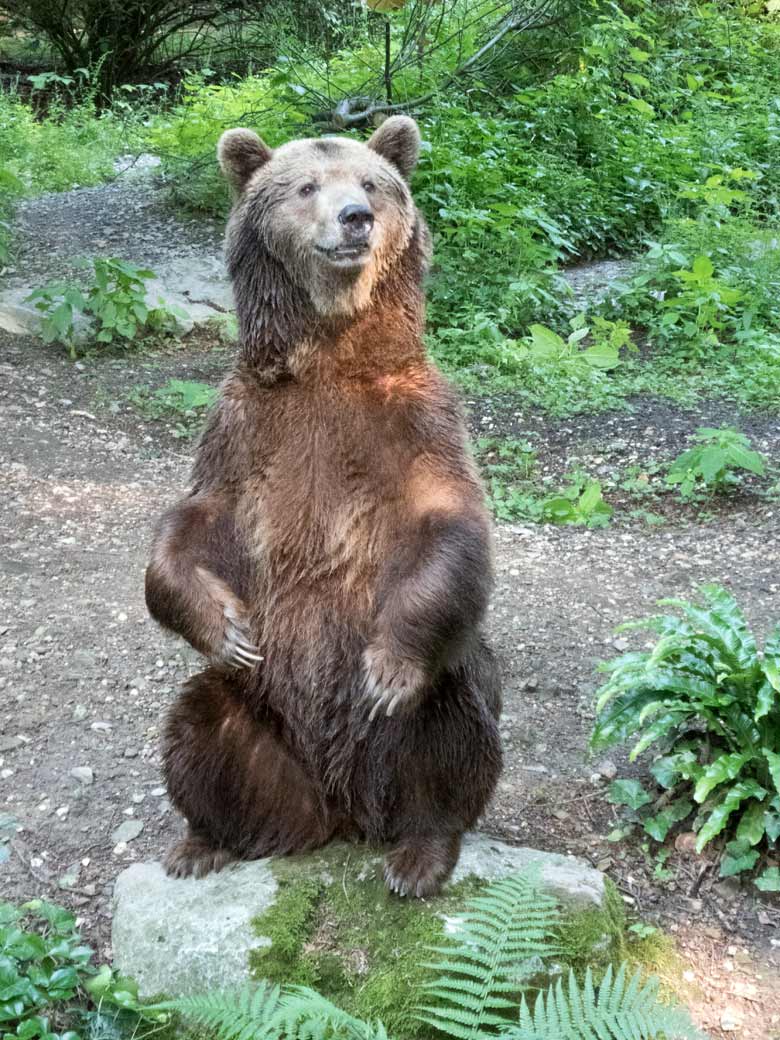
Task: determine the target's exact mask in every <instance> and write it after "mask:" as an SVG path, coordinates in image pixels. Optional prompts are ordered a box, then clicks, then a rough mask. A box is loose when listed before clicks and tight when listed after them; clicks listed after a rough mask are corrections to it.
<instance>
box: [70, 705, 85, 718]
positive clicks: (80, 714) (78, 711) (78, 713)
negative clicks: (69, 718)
mask: <svg viewBox="0 0 780 1040" xmlns="http://www.w3.org/2000/svg"><path fill="white" fill-rule="evenodd" d="M87 714H88V712H87V706H86V704H77V705H76V707H75V708H74V709H73V721H74V722H83V720H84V719H85V718H86V717H87Z"/></svg>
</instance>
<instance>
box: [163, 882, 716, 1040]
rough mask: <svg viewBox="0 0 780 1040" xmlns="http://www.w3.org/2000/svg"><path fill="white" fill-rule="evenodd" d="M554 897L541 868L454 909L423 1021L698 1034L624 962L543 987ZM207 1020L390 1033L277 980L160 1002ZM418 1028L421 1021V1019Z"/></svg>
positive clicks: (495, 1031) (298, 1035)
mask: <svg viewBox="0 0 780 1040" xmlns="http://www.w3.org/2000/svg"><path fill="white" fill-rule="evenodd" d="M559 923H560V922H559V917H558V913H557V908H556V904H555V901H554V900H553V899H552V898H551V897H550V896H548V895H546V894H545V893H543V892H542V891H541V890H540V888H539V885H538V878H537V877H536V875H534V874H530V875H529V876H523V875H515V876H511V877H508V878H503V879H501V880H500V881H496V882H494V883H492V884H490V885H488V886H486V887H485V888H484V889H483V890H482V892H481V893H480V894H479V895H477V896H475V897H473V898H471V899H469V900H468V901H467V902H466V904H465V906H464V908H463V909H462V910H461V911H460V912H459V913H458V914H457V915H456V916H455V917H454V918H448V933H449V936H450V939H449V942H448V943H447V944H446V945H445V946H441V947H437V948H436V949H435V950H434V951H433V952H435V953H436V954H438V955H439V958H438V959H437V960H436V961H435V962H434V963H433V964H431V965H428V970H429V971H430V972H433V973H435V974H434V976H433V977H432V978H430V979H429V981H428V982H427V984H425V985H424V987H423V991H422V994H421V996H422V998H423V999H424V1000H425V1001H426V1004H425V1005H424V1006H423V1007H421V1008H420V1009H419V1011H418V1019H417V1020H418V1023H424V1024H425V1025H427V1026H433V1027H434V1028H435V1029H436V1030H437V1031H438V1032H440V1033H443V1034H445V1035H447V1036H452V1037H455V1038H457V1040H491V1038H495V1037H497V1036H508V1037H511V1038H512V1040H537V1038H540V1040H541V1038H544V1040H546V1038H550V1040H553V1038H554V1040H592V1038H593V1037H594V1036H599V1037H603V1038H604V1040H636V1038H640V1040H662V1037H663V1038H665V1040H675V1038H676V1040H683V1038H691V1040H693V1038H696V1037H699V1036H700V1034H699V1033H698V1032H697V1031H696V1030H695V1029H693V1027H692V1026H691V1024H690V1020H689V1019H688V1016H687V1015H686V1014H685V1013H684V1012H683V1011H680V1010H677V1009H675V1008H672V1007H669V1006H667V1005H665V1004H663V1003H661V1002H660V1001H659V999H658V983H657V981H655V980H652V979H651V980H649V981H646V982H643V980H642V977H641V975H640V974H639V973H636V974H635V975H634V976H633V977H632V978H631V979H628V978H627V970H626V967H625V965H623V966H621V967H620V968H619V970H618V971H617V974H613V971H612V968H611V967H608V968H607V971H606V973H605V975H604V977H603V979H602V981H601V983H600V985H599V986H598V988H596V986H595V985H594V981H593V974H592V972H591V970H590V969H588V970H587V971H586V973H585V980H584V984H583V986H582V987H580V985H579V984H578V982H577V979H576V976H575V974H574V972H571V973H570V974H569V977H568V985H567V988H566V989H565V990H564V988H563V987H562V985H561V983H560V982H559V983H558V984H557V985H554V986H551V987H550V988H549V990H547V991H546V992H545V991H541V992H539V991H538V989H534V986H533V983H534V979H535V977H536V976H538V975H539V973H540V970H541V969H542V967H543V964H544V961H545V960H546V959H549V958H552V957H557V956H559V955H560V953H561V946H560V945H559V943H558V942H557V941H556V934H557V930H558V926H559ZM151 1010H152V1011H154V1012H167V1011H173V1012H176V1013H178V1014H181V1015H183V1016H184V1017H185V1019H190V1020H192V1021H194V1022H196V1023H197V1024H199V1025H200V1026H202V1027H204V1028H205V1029H206V1030H208V1032H209V1033H210V1034H211V1035H213V1036H214V1037H215V1040H240V1038H248V1037H267V1038H269V1040H271V1038H275V1037H279V1036H284V1037H286V1038H288V1040H331V1038H335V1037H346V1038H350V1040H387V1032H386V1030H385V1027H384V1026H383V1025H382V1023H381V1022H368V1021H365V1020H362V1019H359V1018H356V1017H354V1016H352V1015H348V1014H346V1013H345V1012H344V1011H342V1010H340V1009H339V1008H338V1007H337V1006H335V1005H334V1004H332V1003H331V1002H330V1001H328V1000H326V999H325V998H324V997H322V996H320V995H319V994H318V993H316V992H315V991H313V990H312V989H309V988H306V987H302V986H282V987H279V986H273V987H272V986H271V985H270V984H269V983H267V982H261V983H260V985H259V987H258V988H257V989H256V990H254V991H250V990H244V991H242V992H239V993H237V994H211V995H206V996H203V997H184V998H181V999H179V1000H172V1001H166V1002H165V1003H163V1004H158V1005H155V1007H154V1008H153V1009H151ZM418 1030H419V1025H418Z"/></svg>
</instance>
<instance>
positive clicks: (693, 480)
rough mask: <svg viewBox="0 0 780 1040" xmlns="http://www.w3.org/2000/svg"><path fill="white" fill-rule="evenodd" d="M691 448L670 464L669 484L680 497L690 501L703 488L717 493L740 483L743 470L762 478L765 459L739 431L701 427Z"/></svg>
mask: <svg viewBox="0 0 780 1040" xmlns="http://www.w3.org/2000/svg"><path fill="white" fill-rule="evenodd" d="M693 441H694V444H693V447H691V448H688V450H687V451H684V452H683V453H682V454H681V455H678V456H677V458H676V459H674V461H673V462H672V463H671V464H670V466H669V470H668V472H667V474H666V483H667V484H670V485H672V486H675V487H678V488H679V490H680V497H681V498H682V499H684V500H686V501H687V500H690V499H692V498H694V497H696V495H697V493H698V492H700V491H701V490H702V489H704V490H705V491H707V492H709V493H711V494H714V493H716V492H718V491H723V490H726V489H728V488H730V487H734V486H736V485H737V484H739V482H740V471H742V472H745V473H753V474H754V475H755V476H758V477H762V476H763V475H764V473H765V471H766V470H765V466H764V459H763V458H762V456H761V455H760V454H759V452H757V451H754V450H753V448H751V446H750V440H749V439H748V438H747V437H746V436H745V434H744V433H740V431H739V430H735V429H732V428H730V427H725V428H723V429H716V428H713V427H709V426H702V427H700V428H699V429H698V430H697V431H696V433H695V434H694V435H693Z"/></svg>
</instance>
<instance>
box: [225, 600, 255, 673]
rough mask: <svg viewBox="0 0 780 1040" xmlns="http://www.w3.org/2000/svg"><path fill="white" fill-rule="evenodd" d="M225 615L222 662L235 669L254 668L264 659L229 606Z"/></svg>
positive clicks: (243, 624) (242, 623)
mask: <svg viewBox="0 0 780 1040" xmlns="http://www.w3.org/2000/svg"><path fill="white" fill-rule="evenodd" d="M224 614H225V621H226V625H225V637H224V641H223V644H222V655H221V657H222V660H223V661H224V662H225V664H229V665H231V666H232V667H233V668H254V666H255V665H256V664H258V663H259V662H260V661H262V660H263V658H262V657H261V656H260V654H258V652H257V647H256V646H255V645H254V643H252V642H251V641H250V639H249V634H248V632H247V628H246V625H245V623H244V622H243V620H242V619H241V618H240V617H239V616H238V614H237V613H236V611H235V610H233V609H232V608H231V607H229V606H227V607H225V610H224Z"/></svg>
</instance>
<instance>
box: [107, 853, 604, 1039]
mask: <svg viewBox="0 0 780 1040" xmlns="http://www.w3.org/2000/svg"><path fill="white" fill-rule="evenodd" d="M381 861H382V860H381V854H380V853H379V852H377V851H374V850H369V849H367V848H366V847H364V846H354V845H332V846H329V847H328V848H326V849H323V850H321V851H319V852H316V853H310V854H307V855H305V856H295V857H290V858H288V859H278V860H264V861H257V862H255V863H244V864H240V865H239V866H237V867H235V868H233V869H231V870H226V871H223V872H221V873H220V874H216V875H211V876H210V877H208V878H205V879H203V880H199V881H194V880H192V879H187V880H174V879H171V878H168V877H166V876H165V875H164V873H163V871H162V869H161V867H160V865H159V864H156V863H154V864H136V865H134V866H132V867H130V868H128V869H127V870H126V871H124V872H123V873H122V874H121V875H120V877H119V878H118V880H117V885H116V891H115V915H114V924H113V935H112V940H113V945H114V961H115V965H116V967H117V968H118V969H119V970H120V971H121V972H122V973H123V974H127V975H131V976H133V977H135V978H136V979H137V980H138V982H139V986H140V992H141V994H142V995H150V994H159V993H166V994H168V995H169V996H178V995H180V994H185V993H197V992H205V991H207V990H209V989H211V990H214V989H228V988H232V987H236V986H240V985H241V984H242V983H245V982H246V981H247V980H248V979H249V978H251V977H254V978H268V979H270V980H272V981H274V982H279V983H296V984H300V985H306V986H312V987H313V988H315V989H317V990H319V991H320V992H321V993H322V994H323V995H324V996H326V997H328V998H329V999H330V1000H332V1001H333V1002H334V1003H336V1004H338V1005H339V1006H340V1007H342V1008H344V1010H346V1011H348V1012H350V1013H352V1014H354V1015H356V1016H358V1017H361V1018H368V1019H374V1020H376V1019H381V1020H382V1021H383V1022H384V1024H385V1025H386V1026H387V1028H388V1031H389V1032H390V1033H391V1035H393V1036H394V1037H397V1038H398V1040H406V1038H411V1037H413V1036H414V1037H420V1036H422V1035H423V1033H424V1031H425V1030H424V1028H423V1027H421V1025H420V1023H419V1022H416V1021H415V1020H414V1017H413V1016H414V1011H415V1008H416V1007H417V1005H419V1004H420V1002H421V986H422V983H423V981H424V979H425V977H426V971H427V969H426V967H425V965H426V963H427V962H429V961H430V960H431V956H432V955H431V953H430V947H432V946H440V945H441V944H442V942H443V940H445V938H446V935H447V933H448V930H449V931H450V932H451V931H452V919H453V918H454V917H455V916H456V915H457V913H458V912H459V911H460V910H461V909H462V907H463V904H464V902H465V900H466V899H468V898H469V897H470V896H472V895H474V894H475V893H476V892H478V891H479V890H480V889H481V888H482V887H484V885H485V884H486V883H487V882H489V881H492V880H495V879H496V878H499V877H505V876H507V875H509V874H515V873H519V872H521V871H527V870H528V869H529V867H530V864H531V863H535V864H536V869H538V870H539V877H540V882H541V884H542V885H543V886H544V887H545V888H546V889H549V890H550V891H551V893H552V894H554V895H555V896H556V897H557V899H558V901H559V903H560V904H561V908H562V924H561V927H560V935H559V945H560V947H561V949H562V951H563V955H562V960H564V961H565V962H566V963H567V964H572V965H573V966H574V967H575V969H578V970H584V966H585V965H586V964H590V965H592V966H594V967H595V968H596V969H597V970H598V969H604V968H605V967H606V965H607V964H608V963H610V962H611V961H613V960H616V959H619V958H620V957H621V956H622V955H623V952H624V938H623V928H624V923H623V912H622V902H621V900H620V897H619V896H618V894H617V893H616V891H615V889H614V887H613V886H611V885H610V883H609V882H608V881H607V880H606V879H605V878H604V876H603V875H602V874H601V873H600V872H598V871H596V870H594V869H593V868H592V867H590V866H589V865H588V864H587V863H585V862H584V861H582V860H577V859H573V858H572V857H565V856H556V855H553V854H550V853H544V852H536V851H534V850H531V849H518V848H513V847H512V846H509V845H505V844H504V843H502V842H498V841H495V840H493V839H491V838H488V837H485V836H483V835H471V836H469V838H468V839H467V840H466V842H465V845H464V851H463V855H462V856H461V861H460V863H459V865H458V868H457V869H456V871H455V873H454V875H453V877H452V879H451V881H450V883H449V884H448V885H447V887H446V888H445V891H444V893H443V894H442V895H441V896H439V897H437V898H436V899H432V900H427V901H420V900H408V899H399V898H398V897H396V896H392V895H390V894H389V893H388V892H387V890H386V889H385V887H384V884H383V883H382V880H381ZM552 970H553V972H554V971H555V970H556V969H555V966H552ZM558 970H560V968H558ZM549 971H550V966H549V965H548V966H547V968H545V973H547V974H549ZM544 981H545V978H544V977H540V979H539V982H540V983H543V982H544Z"/></svg>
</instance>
